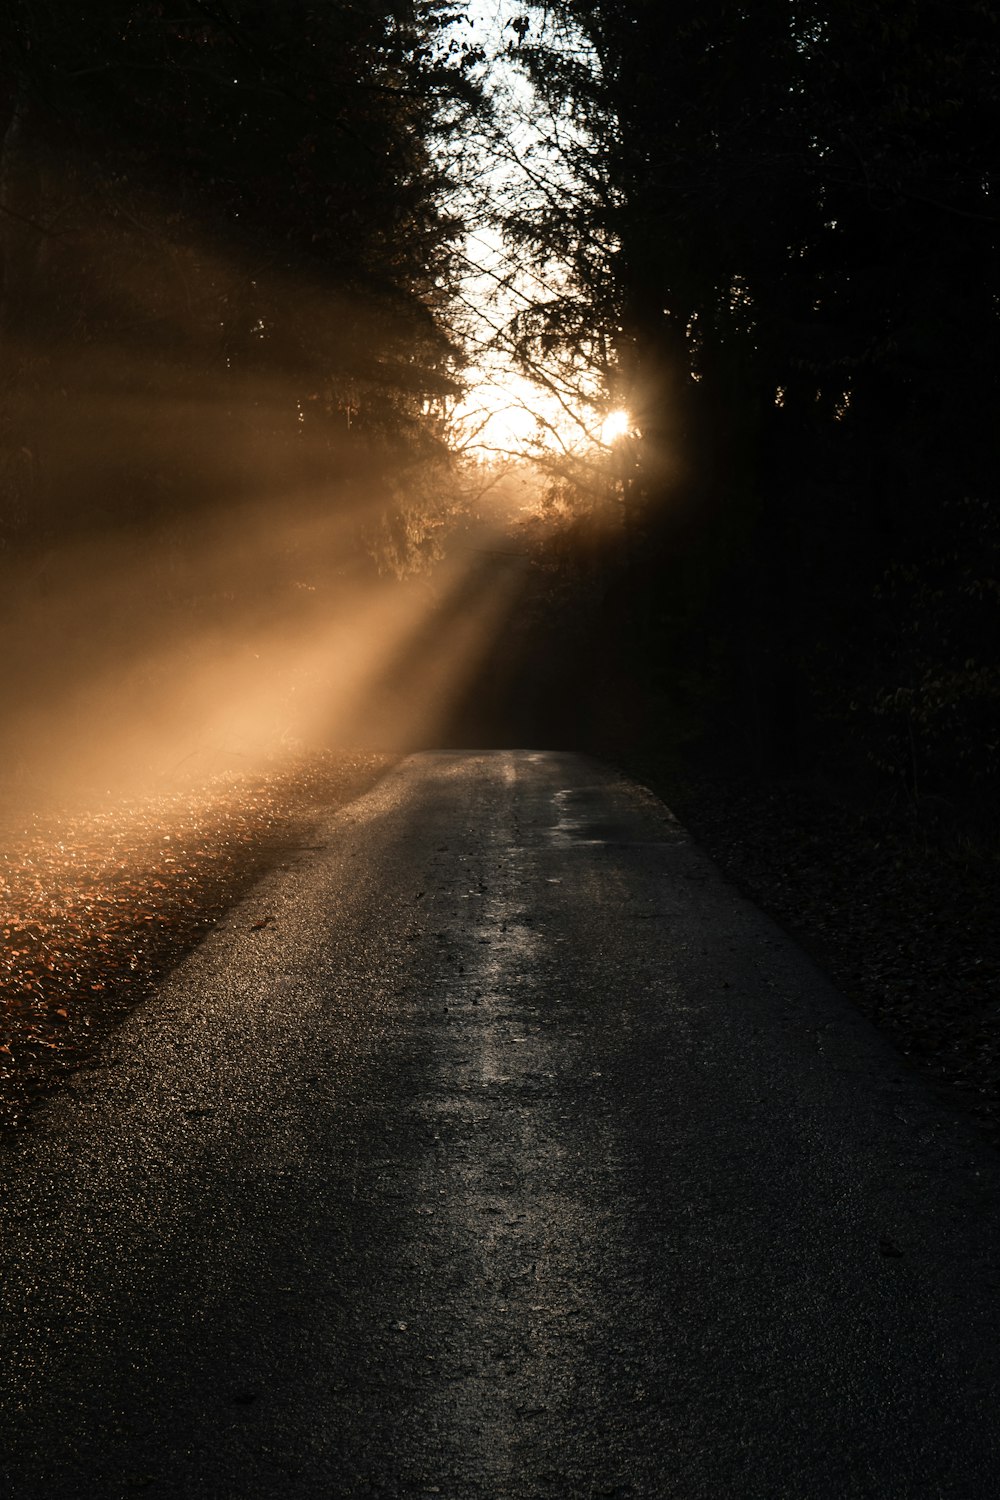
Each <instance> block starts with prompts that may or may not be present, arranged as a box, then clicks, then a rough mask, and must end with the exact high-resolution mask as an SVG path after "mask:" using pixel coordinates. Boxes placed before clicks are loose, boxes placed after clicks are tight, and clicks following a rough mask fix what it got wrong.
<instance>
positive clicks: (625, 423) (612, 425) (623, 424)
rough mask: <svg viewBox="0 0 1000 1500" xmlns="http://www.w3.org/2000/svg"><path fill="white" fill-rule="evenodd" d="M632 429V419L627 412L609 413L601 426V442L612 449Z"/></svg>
mask: <svg viewBox="0 0 1000 1500" xmlns="http://www.w3.org/2000/svg"><path fill="white" fill-rule="evenodd" d="M631 427H632V418H631V415H630V414H629V413H628V412H627V411H612V412H609V413H608V415H607V416H606V417H605V418H604V422H603V424H602V426H601V442H602V443H604V444H606V445H607V446H608V447H610V446H611V444H612V443H616V442H617V441H618V439H619V438H623V437H625V435H626V433H628V432H629V431H630V429H631Z"/></svg>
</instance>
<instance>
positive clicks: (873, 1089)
mask: <svg viewBox="0 0 1000 1500" xmlns="http://www.w3.org/2000/svg"><path fill="white" fill-rule="evenodd" d="M265 919H266V925H263V926H261V925H259V924H260V923H262V922H265ZM0 1182H2V1190H3V1210H2V1218H3V1226H2V1243H0V1273H2V1277H3V1311H2V1318H0V1353H2V1359H3V1369H4V1396H3V1401H2V1409H0V1433H2V1438H0V1442H2V1449H0V1469H2V1470H3V1472H4V1478H5V1481H6V1486H7V1487H6V1490H4V1491H3V1493H4V1494H5V1495H10V1496H11V1497H13V1500H35V1497H42V1496H44V1497H45V1500H65V1497H73V1500H78V1497H87V1500H90V1497H95V1500H105V1497H108V1500H112V1497H117V1496H132V1495H135V1494H138V1493H148V1494H150V1495H153V1496H163V1497H178V1500H203V1497H204V1500H256V1497H279V1496H281V1497H285V1496H289V1497H299V1496H301V1497H308V1500H312V1497H323V1500H336V1497H354V1496H407V1497H408V1496H418V1495H419V1496H422V1495H441V1496H444V1497H451V1500H465V1497H477V1500H478V1497H489V1500H531V1497H536V1496H537V1497H555V1500H569V1497H574V1500H575V1497H594V1496H614V1497H648V1500H672V1497H677V1500H701V1497H704V1500H708V1497H712V1500H719V1497H725V1500H729V1497H732V1500H743V1497H747V1500H778V1497H795V1500H825V1497H830V1500H848V1497H860V1496H865V1497H873V1500H875V1497H878V1500H895V1497H901V1500H902V1497H906V1500H922V1497H931V1496H934V1497H937V1496H941V1497H945V1496H947V1497H970V1500H971V1497H976V1500H980V1497H982V1500H993V1497H996V1496H998V1495H1000V1442H998V1437H1000V1416H998V1411H1000V1406H998V1396H1000V1380H998V1376H1000V1295H998V1291H1000V1232H998V1231H1000V1207H998V1204H1000V1192H998V1189H1000V1162H998V1158H997V1157H996V1156H995V1155H993V1154H991V1153H989V1152H988V1151H987V1150H986V1149H985V1148H984V1147H981V1146H980V1145H979V1144H978V1142H977V1140H976V1139H975V1138H974V1137H973V1136H972V1135H971V1133H967V1131H966V1130H965V1128H964V1127H963V1126H962V1125H961V1124H960V1123H958V1122H955V1121H952V1120H951V1119H950V1118H949V1116H948V1115H946V1114H944V1113H943V1112H941V1111H940V1110H939V1109H938V1107H937V1106H936V1105H935V1104H934V1103H933V1102H932V1101H931V1100H930V1099H929V1098H928V1097H927V1096H926V1095H925V1094H924V1092H923V1091H922V1089H921V1087H920V1086H919V1085H918V1084H917V1083H916V1082H915V1081H914V1080H913V1079H912V1078H911V1077H910V1076H909V1075H908V1074H906V1073H905V1071H904V1070H903V1069H902V1067H901V1066H900V1065H899V1064H898V1063H897V1061H896V1060H895V1058H894V1055H893V1054H892V1053H891V1052H890V1051H889V1049H888V1048H887V1047H886V1046H885V1045H884V1044H882V1043H881V1042H880V1041H879V1040H878V1038H877V1037H876V1036H875V1035H874V1034H873V1033H872V1032H871V1031H870V1030H869V1029H868V1027H867V1026H866V1025H865V1024H864V1023H863V1022H862V1021H861V1020H860V1019H859V1018H858V1017H857V1016H856V1015H855V1014H854V1013H853V1012H852V1011H851V1009H850V1008H849V1007H848V1006H847V1005H846V1004H845V1003H844V1002H843V1001H842V1000H840V999H839V998H838V996H837V995H836V993H835V992H834V991H833V990H832V989H830V988H829V987H828V985H827V984H826V983H825V982H824V981H823V980H822V978H820V977H819V976H818V975H817V973H816V972H815V970H814V969H813V968H812V967H811V966H810V964H809V963H808V962H807V961H806V960H805V959H804V957H803V956H802V954H801V953H800V952H799V951H798V950H797V949H796V948H795V947H794V946H793V945H792V944H791V943H790V942H789V941H788V940H787V939H786V938H784V937H783V936H782V935H781V933H780V932H779V931H778V930H777V929H776V928H775V927H773V926H772V925H771V924H770V923H769V922H768V921H767V920H766V919H765V918H763V917H762V916H761V915H760V914H759V913H758V912H756V911H755V910H754V909H753V908H752V907H751V906H749V905H748V904H746V903H745V902H744V901H742V900H741V899H740V898H739V897H738V896H737V895H736V894H735V893H734V892H733V891H732V890H731V889H730V888H728V887H727V886H726V885H725V884H724V883H723V882H722V881H721V879H720V878H719V876H718V875H717V873H716V872H715V870H714V868H713V866H712V865H711V864H710V863H709V862H708V861H707V860H706V859H705V858H704V856H703V855H702V854H701V853H700V852H699V851H698V850H697V849H696V848H695V847H694V846H693V845H692V844H691V843H690V841H689V840H688V839H687V838H686V836H685V835H684V833H683V831H682V829H681V828H679V827H678V825H677V824H676V823H675V822H673V821H672V820H671V818H670V816H669V815H668V814H667V813H666V811H665V810H664V809H663V808H662V806H660V804H658V803H657V802H656V801H655V800H654V799H653V798H652V797H650V796H649V795H648V794H647V793H645V792H643V791H641V790H640V789H639V788H637V787H635V786H634V785H633V784H631V783H629V782H627V781H624V780H621V779H618V778H617V777H616V776H614V775H613V774H612V773H610V772H607V771H606V770H603V769H601V768H600V767H598V766H596V765H594V764H592V763H589V762H587V761H584V760H582V759H579V758H577V757H574V756H570V755H555V754H531V753H505V752H498V753H492V754H483V755H472V754H462V755H457V754H456V755H444V754H440V755H423V756H418V757H414V758H412V759H411V760H409V761H407V762H405V763H404V764H403V766H402V767H401V768H400V769H399V770H397V771H396V772H394V773H393V774H392V775H391V776H390V777H388V778H387V780H385V781H384V782H383V783H382V784H381V785H380V786H379V787H377V788H376V789H375V791H373V792H372V793H371V794H370V795H369V796H367V797H366V798H364V799H363V800H362V801H360V802H357V803H354V804H353V805H352V806H351V807H349V808H347V809H345V810H344V811H342V812H341V813H339V814H338V815H336V816H334V817H332V818H331V819H330V821H329V824H328V826H327V827H326V828H325V829H324V830H323V832H322V834H321V836H320V838H319V839H318V841H317V846H316V847H315V848H310V849H307V850H303V851H302V852H301V854H300V855H299V856H298V857H297V859H296V861H295V862H294V863H293V864H292V866H291V867H290V868H288V869H286V870H284V871H278V872H276V873H275V874H274V875H273V876H272V877H270V878H269V879H268V880H267V881H265V882H264V883H263V884H262V885H261V886H259V887H258V888H257V890H256V891H255V892H254V893H253V895H252V896H251V897H250V898H249V900H248V901H247V902H245V903H244V904H243V905H242V906H241V907H239V908H237V909H236V910H235V911H233V912H232V913H231V914H230V916H229V918H228V919H227V921H226V923H225V926H224V929H221V930H219V931H217V932H216V933H215V934H213V936H212V937H211V938H210V939H209V940H208V941H207V942H206V943H205V944H204V945H203V946H202V947H201V949H200V950H199V951H198V952H197V953H196V954H194V955H193V957H192V958H191V959H190V960H189V961H188V962H187V963H186V964H185V965H183V966H182V967H181V968H180V969H179V970H178V971H177V972H176V973H175V975H174V976H173V977H172V978H171V980H170V981H169V982H168V983H167V984H165V985H164V986H163V987H162V989H161V990H160V991H159V992H158V994H157V995H156V996H155V997H154V998H153V999H152V1000H151V1001H150V1002H149V1004H148V1005H147V1006H145V1007H144V1009H143V1010H142V1011H141V1012H140V1013H138V1014H136V1015H135V1016H134V1017H133V1018H132V1019H131V1020H130V1021H129V1023H128V1024H127V1025H126V1026H125V1027H124V1028H123V1030H122V1031H121V1032H120V1033H119V1034H118V1035H117V1037H116V1038H115V1040H114V1042H113V1044H112V1045H111V1047H110V1048H109V1049H108V1053H107V1057H106V1062H105V1065H104V1066H102V1067H101V1068H98V1069H95V1070H92V1071H91V1072H89V1073H87V1074H86V1075H80V1077H79V1078H78V1080H77V1083H76V1085H75V1087H74V1088H73V1089H71V1090H70V1091H69V1092H68V1093H66V1094H64V1095H63V1096H62V1097H60V1098H59V1099H56V1100H54V1101H51V1102H50V1104H49V1105H48V1106H46V1108H45V1109H44V1110H43V1111H41V1113H40V1114H39V1116H38V1119H37V1123H36V1125H35V1127H34V1129H33V1131H32V1133H31V1135H30V1136H29V1137H27V1138H26V1139H24V1140H21V1141H20V1142H17V1143H13V1144H8V1145H7V1146H5V1147H4V1148H3V1150H2V1152H0ZM0 1490H2V1486H0Z"/></svg>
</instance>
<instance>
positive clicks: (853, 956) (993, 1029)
mask: <svg viewBox="0 0 1000 1500" xmlns="http://www.w3.org/2000/svg"><path fill="white" fill-rule="evenodd" d="M642 773H643V774H645V775H647V777H648V779H649V781H650V783H651V784H652V785H654V786H655V787H656V788H657V790H659V791H660V792H661V794H662V795H663V797H664V799H665V800H666V801H667V802H668V804H669V805H670V806H671V807H672V808H673V810H674V811H675V812H676V813H677V815H678V817H680V818H681V820H682V821H683V822H684V823H685V824H686V825H687V826H688V827H689V828H690V830H691V832H692V833H693V834H694V836H695V837H696V838H697V839H698V840H699V842H700V843H701V844H703V845H704V847H705V848H706V849H707V850H708V852H709V854H711V855H712V857H713V858H714V859H715V860H716V861H717V863H718V864H719V865H720V866H721V867H722V869H723V871H724V872H725V873H726V874H727V875H728V876H729V877H730V878H731V879H732V880H734V881H735V883H736V884H737V885H739V886H740V887H741V889H742V890H743V891H744V892H745V893H746V894H747V895H748V896H749V897H750V899H751V900H753V901H755V902H756V903H757V904H758V905H759V906H762V907H763V908H764V909H765V910H766V911H768V912H769V913H770V914H771V915H772V916H773V917H775V918H776V919H777V920H778V921H779V922H780V923H781V924H782V925H783V926H784V927H785V928H787V930H788V931H789V932H790V933H791V935H792V936H793V937H795V938H796V939H797V940H798V941H799V942H800V943H802V944H803V946H804V947H805V948H807V949H808V951H809V952H810V953H811V954H812V956H813V957H814V958H815V959H816V960H817V962H818V963H819V965H820V966H821V967H822V968H824V969H825V970H826V972H827V973H828V974H829V975H830V976H831V978H832V979H833V980H834V982H835V983H836V984H837V985H838V987H839V988H840V989H841V990H842V991H843V992H844V993H845V994H847V995H848V996H849V997H850V998H851V1000H853V1002H854V1003H855V1004H856V1005H857V1007H858V1009H859V1010H861V1011H862V1012H864V1014H865V1015H867V1016H868V1017H869V1018H870V1019H871V1020H872V1021H873V1022H874V1024H875V1025H876V1026H877V1027H878V1028H879V1029H880V1030H881V1031H882V1032H883V1033H885V1035H887V1036H888V1037H889V1039H890V1040H891V1041H892V1042H893V1044H894V1045H895V1046H896V1047H897V1049H898V1050H899V1051H900V1052H901V1053H902V1054H903V1056H904V1057H906V1058H907V1059H908V1060H909V1061H910V1062H911V1063H912V1064H913V1066H914V1067H916V1068H917V1069H918V1070H919V1071H920V1072H921V1073H923V1074H924V1076H925V1077H926V1078H927V1079H928V1081H929V1082H930V1083H931V1084H932V1085H933V1086H934V1087H935V1088H936V1089H937V1090H938V1091H939V1092H940V1093H941V1094H943V1095H944V1097H945V1098H946V1099H947V1100H948V1101H949V1102H950V1103H952V1104H953V1105H956V1106H957V1107H959V1108H960V1109H962V1110H963V1111H965V1112H966V1113H968V1114H969V1115H971V1116H972V1117H973V1119H974V1120H975V1121H976V1123H977V1124H978V1126H979V1128H980V1129H981V1130H982V1132H983V1134H984V1135H985V1136H986V1138H987V1139H988V1140H990V1141H991V1142H992V1143H993V1144H994V1145H997V1146H1000V923H998V922H997V911H998V910H1000V856H998V853H997V851H996V849H995V847H991V845H990V844H989V842H988V841H987V840H985V839H982V840H978V841H975V842H974V841H973V840H972V839H971V838H968V837H965V838H963V839H957V838H956V839H953V841H952V844H951V846H949V845H948V844H946V843H944V842H942V841H941V840H940V839H937V838H935V837H933V836H931V835H930V834H929V832H928V830H927V828H926V826H925V825H924V824H923V823H922V822H921V818H920V810H919V809H912V808H906V807H902V808H901V807H899V806H895V807H893V806H887V807H882V808H874V807H871V806H866V807H861V806H858V805H856V804H853V803H851V802H849V801H847V800H845V799H842V798H838V797H837V796H835V795H834V794H832V793H831V792H830V791H829V790H828V789H825V788H822V787H811V786H803V785H794V786H793V785H786V784H782V783H770V784H762V783H759V782H753V781H750V780H747V781H742V782H735V781H724V780H716V779H709V778H708V777H706V778H704V779H703V780H696V779H695V778H693V777H687V778H685V779H684V781H683V782H678V781H677V780H676V779H675V778H673V777H671V776H670V775H669V774H668V773H666V772H664V773H663V774H657V772H656V770H655V768H654V770H653V772H652V774H650V767H649V766H648V765H647V766H644V767H643V768H642Z"/></svg>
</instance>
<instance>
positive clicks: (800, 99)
mask: <svg viewBox="0 0 1000 1500" xmlns="http://www.w3.org/2000/svg"><path fill="white" fill-rule="evenodd" d="M514 31H515V33H516V34H517V40H516V42H515V43H514V46H513V50H514V51H515V53H516V55H517V56H518V57H519V58H520V61H521V63H522V64H523V66H524V67H525V68H526V69H527V71H528V72H529V74H530V76H531V78H532V79H533V81H534V84H535V86H536V89H537V90H538V91H539V94H540V96H541V98H542V100H543V101H544V103H545V105H546V106H547V108H548V110H549V112H550V116H551V119H552V121H554V122H555V123H554V126H553V127H552V128H551V132H550V133H551V137H552V138H551V140H550V142H549V146H550V150H551V151H552V152H553V153H554V154H555V156H556V158H557V159H558V160H560V161H561V162H562V163H563V164H564V165H565V168H566V171H567V172H568V173H571V174H572V177H573V180H574V182H575V184H576V191H575V200H574V201H575V205H576V211H575V214H570V213H567V209H566V195H565V193H564V192H563V190H562V186H560V190H559V193H558V194H548V195H546V194H545V193H544V192H542V193H540V194H537V195H536V196H535V197H534V198H533V199H531V200H529V201H528V202H527V203H526V204H525V203H522V204H518V205H516V206H515V208H514V209H513V210H512V211H511V212H510V213H509V214H508V219H507V229H508V233H509V234H510V235H512V236H513V238H514V240H515V242H516V243H517V244H518V245H519V246H520V247H521V249H522V252H523V253H525V254H527V255H530V256H532V257H533V258H534V259H535V261H536V263H539V264H544V263H549V264H551V263H552V262H553V261H562V262H564V263H567V264H568V265H569V266H570V268H571V273H570V277H569V280H568V281H567V283H566V285H565V288H564V291H563V293H562V295H560V296H559V297H557V298H555V299H549V300H548V301H547V302H546V303H545V304H543V305H540V306H538V307H537V308H534V309H530V310H528V311H526V312H524V313H522V314H521V316H520V317H519V319H518V320H517V324H516V327H515V330H514V332H515V335H516V336H517V337H518V338H519V339H520V340H521V343H522V346H523V347H524V349H525V350H526V351H528V352H529V353H531V354H532V355H534V356H535V357H537V355H538V352H539V351H540V350H543V349H544V348H545V347H546V346H547V345H550V346H551V345H553V344H556V345H559V344H562V345H566V344H572V343H573V342H574V341H575V340H578V339H579V338H580V331H581V330H582V329H585V328H587V327H591V328H593V327H600V328H602V329H604V330H606V331H607V332H608V334H609V335H610V337H611V338H612V340H613V342H614V345H615V348H616V353H617V372H616V379H617V382H618V390H619V393H620V398H621V400H622V402H623V403H624V404H627V405H628V406H629V407H630V409H631V410H632V412H633V414H634V417H635V421H636V426H637V428H638V429H639V432H640V434H641V436H640V437H639V438H638V439H637V440H636V441H635V442H634V443H633V444H631V445H630V446H629V447H628V450H627V451H625V450H623V453H622V463H623V465H624V466H625V467H626V469H627V474H626V476H625V478H624V482H623V500H624V505H625V512H626V522H627V526H628V543H627V561H626V562H625V563H624V564H622V565H620V566H618V568H617V569H616V570H615V572H614V577H613V578H612V580H611V582H610V583H608V571H607V566H606V565H605V566H604V568H603V570H602V571H601V573H600V576H601V578H602V580H603V584H602V586H603V587H604V591H605V597H604V605H603V609H602V610H600V611H598V612H597V614H596V616H595V617H594V619H595V623H594V624H593V625H592V627H591V628H592V629H593V633H594V634H593V645H592V647H591V650H590V652H589V655H590V659H591V663H593V660H594V659H595V658H596V659H597V660H598V661H599V662H602V663H603V668H602V670H601V671H599V672H598V673H597V674H596V675H595V674H594V673H593V670H592V666H591V668H590V669H588V675H589V676H590V677H591V680H592V681H595V682H596V691H593V692H592V695H591V705H592V707H591V713H590V720H589V724H590V731H591V733H592V734H593V735H594V737H595V739H596V740H597V741H598V742H601V741H602V740H603V742H604V743H608V742H610V743H612V744H613V743H614V741H615V737H616V735H617V737H618V739H619V741H621V742H622V743H625V744H629V743H631V744H634V743H636V742H642V741H655V740H657V739H659V740H661V741H663V740H664V739H667V740H670V739H672V740H673V741H674V742H675V743H678V742H679V741H683V740H687V742H688V743H689V744H691V743H696V742H697V743H698V744H699V745H700V747H701V750H702V752H704V751H705V750H706V749H708V750H716V751H718V752H719V753H720V754H721V755H722V756H723V758H728V759H729V760H730V762H732V763H736V762H738V763H741V764H743V765H745V766H750V767H752V768H755V769H756V770H757V771H758V772H763V773H768V774H770V773H787V772H789V771H792V772H795V771H810V770H814V769H816V768H824V769H826V770H827V771H829V772H831V773H833V774H835V775H837V776H840V777H844V778H847V779H850V778H862V779H863V778H866V777H871V776H875V777H885V778H888V779H889V782H890V784H891V785H893V786H895V787H896V788H898V789H900V791H902V790H903V789H904V788H905V789H906V790H907V791H908V793H909V794H910V795H911V796H913V797H914V798H917V799H932V798H934V797H937V798H942V799H952V800H956V801H963V800H970V799H971V800H972V801H976V800H979V801H981V800H982V799H983V798H984V797H986V796H987V795H988V796H989V797H990V798H992V802H993V806H994V807H995V806H996V797H997V791H998V772H1000V668H998V662H997V656H996V650H995V647H996V642H997V639H998V638H1000V632H998V630H997V628H996V626H997V612H998V604H1000V597H998V596H1000V582H998V579H1000V572H998V563H1000V512H998V506H997V495H996V490H997V459H998V453H997V443H996V438H997V431H998V415H1000V413H998V404H997V396H998V366H1000V340H998V334H1000V321H998V318H1000V260H998V257H997V240H998V228H1000V196H998V193H1000V188H998V183H997V177H996V168H997V157H998V146H1000V142H998V128H1000V99H998V80H1000V71H998V65H1000V48H998V21H997V11H996V7H994V6H993V5H991V4H986V3H966V4H962V5H954V4H951V3H947V0H891V3H880V0H836V3H820V4H812V3H803V4H799V3H796V4H794V5H792V4H786V3H773V0H762V3H760V4H754V5H745V4H735V3H733V4H729V3H719V4H714V5H705V4H704V3H701V0H698V3H694V0H655V3H654V0H632V3H629V4H621V3H618V0H613V3H604V0H600V3H596V0H559V3H551V4H547V5H544V6H541V7H538V9H537V10H536V11H535V12H534V13H533V14H532V15H530V16H527V15H526V16H525V17H524V18H522V19H520V20H518V21H517V22H516V23H515V27H514ZM556 197H558V200H559V201H558V211H555V208H554V204H555V199H556ZM588 569H589V571H588ZM565 573H566V569H565V568H564V569H563V574H564V576H565ZM584 575H585V576H586V577H588V578H591V579H592V578H593V577H594V576H595V574H594V570H593V568H592V567H591V566H590V565H589V564H588V565H587V566H586V567H582V568H581V576H584ZM611 700H613V701H614V702H615V703H617V704H619V706H620V712H619V713H618V716H617V717H618V726H617V729H616V727H615V723H614V717H615V716H614V714H611V715H609V713H608V709H607V704H608V703H609V702H610V701H611Z"/></svg>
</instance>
